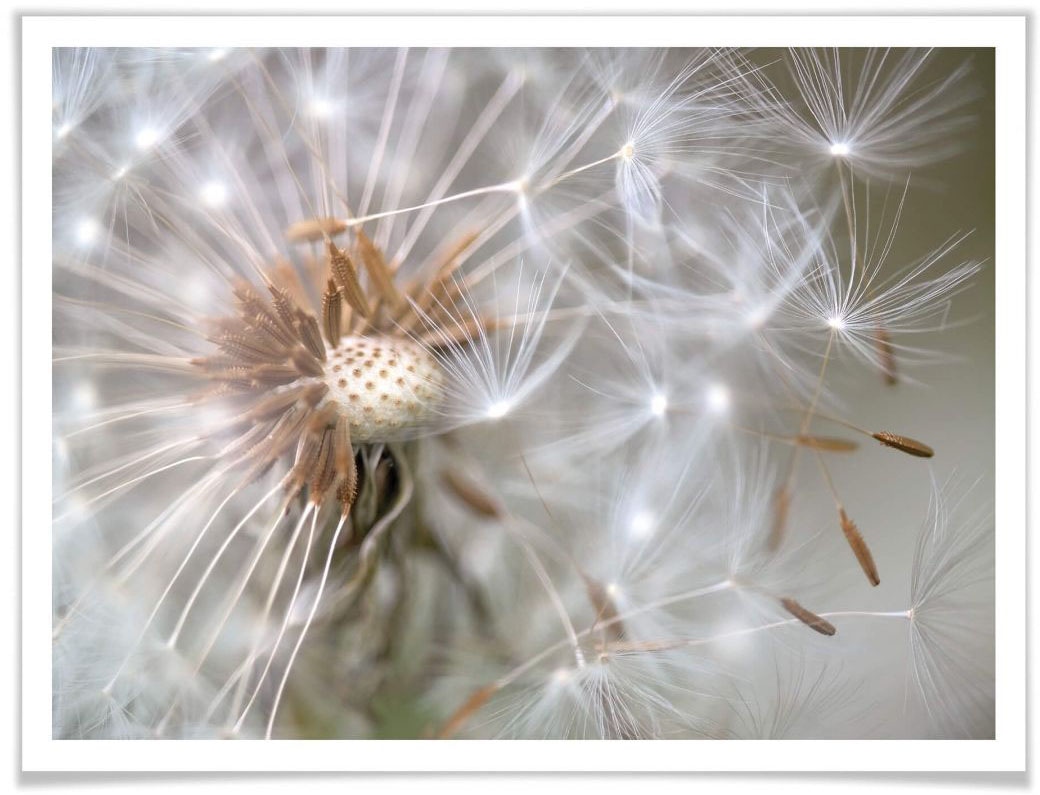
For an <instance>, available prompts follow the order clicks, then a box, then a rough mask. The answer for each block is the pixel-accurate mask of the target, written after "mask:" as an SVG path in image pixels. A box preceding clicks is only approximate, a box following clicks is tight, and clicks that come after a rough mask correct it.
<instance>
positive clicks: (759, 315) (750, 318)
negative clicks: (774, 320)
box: [747, 306, 769, 329]
mask: <svg viewBox="0 0 1040 795" xmlns="http://www.w3.org/2000/svg"><path fill="white" fill-rule="evenodd" d="M767 320H769V309H768V307H764V306H759V307H755V308H754V309H752V310H751V311H750V312H748V313H747V323H748V325H749V326H751V328H754V329H759V328H762V326H764V325H765V324H766V321H767Z"/></svg>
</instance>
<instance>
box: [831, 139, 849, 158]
mask: <svg viewBox="0 0 1040 795" xmlns="http://www.w3.org/2000/svg"><path fill="white" fill-rule="evenodd" d="M850 151H851V150H850V149H849V145H848V144H847V143H845V142H844V141H838V142H837V143H833V144H831V154H832V155H834V156H835V157H845V156H846V155H847V154H848V153H849V152H850Z"/></svg>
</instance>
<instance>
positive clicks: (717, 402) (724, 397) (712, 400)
mask: <svg viewBox="0 0 1040 795" xmlns="http://www.w3.org/2000/svg"><path fill="white" fill-rule="evenodd" d="M706 398H707V401H708V408H710V409H711V410H712V411H714V412H716V413H717V414H721V413H722V412H724V411H725V410H726V409H728V408H729V390H728V389H726V387H725V386H723V385H722V384H712V385H711V386H710V387H708V394H707V396H706Z"/></svg>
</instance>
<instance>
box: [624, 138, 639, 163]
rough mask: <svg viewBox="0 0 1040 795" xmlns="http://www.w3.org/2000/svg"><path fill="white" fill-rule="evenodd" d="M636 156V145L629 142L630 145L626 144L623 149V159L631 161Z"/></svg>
mask: <svg viewBox="0 0 1040 795" xmlns="http://www.w3.org/2000/svg"><path fill="white" fill-rule="evenodd" d="M635 154H636V145H635V144H634V143H633V142H632V141H629V142H628V143H626V144H625V145H624V146H622V147H621V159H622V160H631V159H632V158H633V157H635Z"/></svg>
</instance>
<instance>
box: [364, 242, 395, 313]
mask: <svg viewBox="0 0 1040 795" xmlns="http://www.w3.org/2000/svg"><path fill="white" fill-rule="evenodd" d="M355 235H356V239H357V253H358V256H359V257H360V258H361V262H362V264H363V265H364V266H365V270H366V271H368V275H369V276H370V277H371V278H372V283H373V284H374V285H375V287H376V290H378V291H379V294H380V296H381V297H382V298H383V300H384V301H386V303H387V304H388V305H389V306H390V308H391V309H398V308H399V307H400V306H401V304H402V303H403V301H402V299H401V294H400V293H398V292H397V288H396V287H395V286H394V276H393V273H392V271H391V270H390V268H389V266H388V265H387V264H386V260H385V259H383V252H382V251H380V250H379V248H378V247H377V246H376V244H375V243H373V242H372V241H371V240H370V239H369V238H368V235H366V234H365V233H364V231H362V229H361V228H360V227H359V228H358V229H356V230H355Z"/></svg>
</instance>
